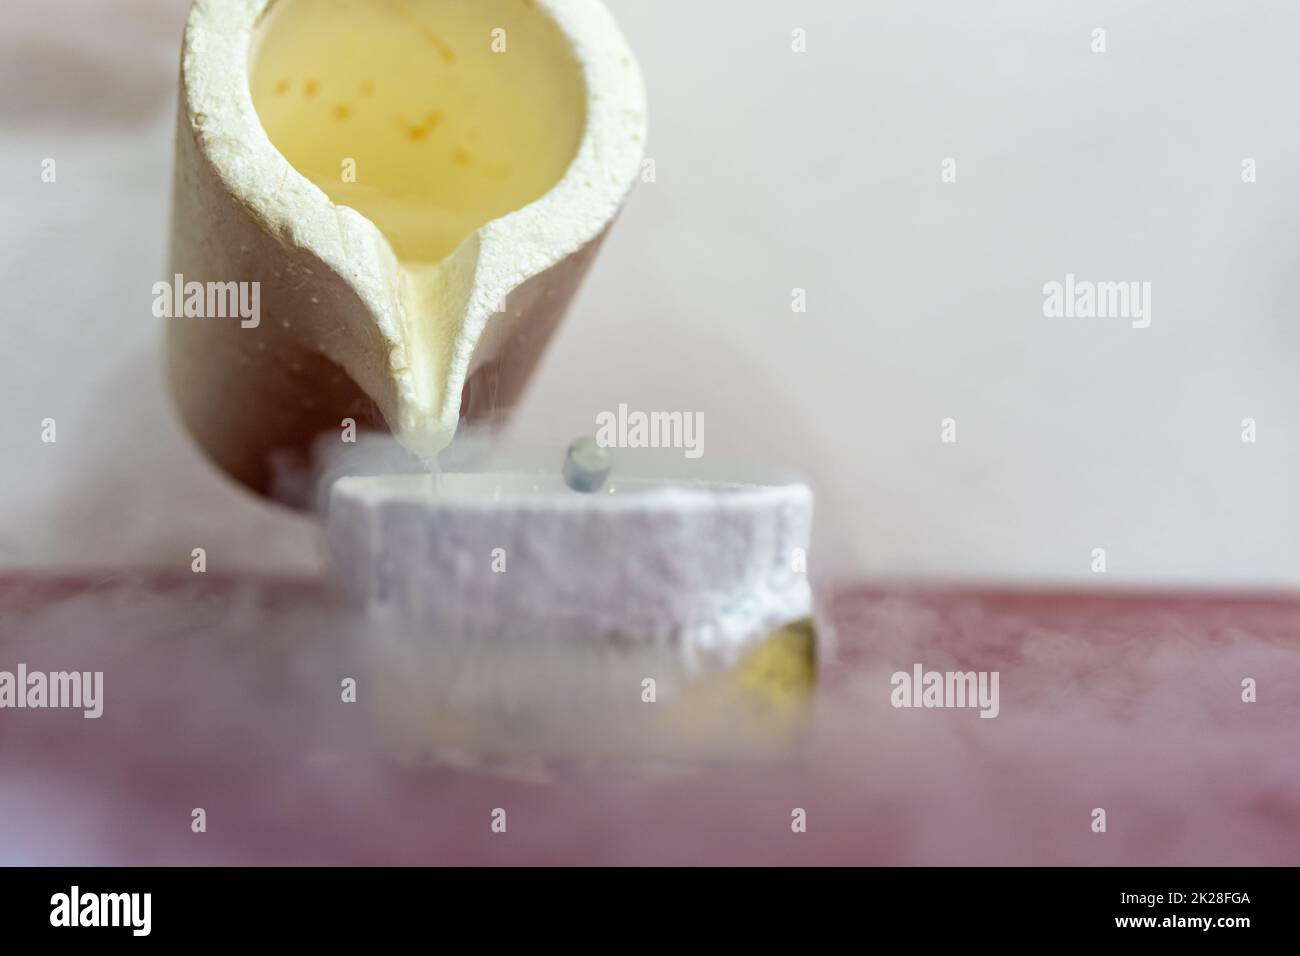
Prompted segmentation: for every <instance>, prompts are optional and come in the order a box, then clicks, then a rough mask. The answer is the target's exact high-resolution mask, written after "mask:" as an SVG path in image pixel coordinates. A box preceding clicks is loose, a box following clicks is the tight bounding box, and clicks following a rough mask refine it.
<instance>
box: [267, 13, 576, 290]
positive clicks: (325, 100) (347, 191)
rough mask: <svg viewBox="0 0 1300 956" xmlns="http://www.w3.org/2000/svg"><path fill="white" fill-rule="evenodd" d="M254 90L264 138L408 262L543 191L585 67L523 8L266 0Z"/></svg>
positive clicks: (562, 156) (557, 170) (559, 168)
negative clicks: (363, 218)
mask: <svg viewBox="0 0 1300 956" xmlns="http://www.w3.org/2000/svg"><path fill="white" fill-rule="evenodd" d="M258 42H259V46H258V49H257V50H256V52H255V57H254V61H253V63H254V65H253V72H252V76H251V78H250V81H251V89H252V95H253V103H254V105H255V106H256V108H257V112H258V116H259V118H260V120H261V122H262V125H263V127H264V128H265V129H266V132H267V135H268V136H269V137H270V139H271V142H272V143H273V144H274V145H275V146H276V148H277V149H279V150H280V152H281V153H282V154H283V155H284V157H285V158H286V159H287V160H288V161H289V162H290V163H291V164H292V165H293V166H294V168H295V169H297V170H298V171H299V172H300V173H302V174H303V175H304V176H305V177H307V178H308V179H310V180H311V181H312V182H313V183H315V184H316V185H317V186H319V187H320V189H321V190H322V191H323V192H324V193H325V194H326V195H327V196H328V197H329V198H330V199H331V200H332V201H333V202H335V203H337V204H339V205H345V206H351V207H352V208H353V209H355V210H357V211H358V212H360V213H361V214H362V215H364V216H366V217H367V218H368V219H369V220H370V221H371V222H373V223H374V224H375V225H376V226H377V227H378V228H379V230H380V231H381V232H382V233H383V234H384V235H385V236H386V237H387V239H388V241H389V243H390V244H391V245H392V247H393V250H394V251H395V252H396V254H397V257H398V258H399V259H400V260H402V261H403V262H404V263H406V264H408V265H410V266H418V265H419V264H430V263H437V262H440V261H442V260H443V259H445V258H446V257H447V256H448V255H449V254H450V253H451V252H452V251H454V250H455V248H456V247H457V246H458V245H459V244H460V243H461V241H462V240H464V239H465V238H466V237H467V236H468V235H470V234H471V233H473V232H474V231H475V230H477V229H478V228H479V227H481V226H483V225H484V224H485V223H487V222H489V221H491V220H492V219H495V218H498V217H500V216H502V215H505V214H506V213H509V212H511V211H513V210H515V209H519V208H521V207H523V206H525V205H527V204H528V203H530V202H532V201H533V200H535V199H537V198H539V197H540V196H542V195H543V194H544V193H546V192H547V191H549V190H550V188H551V187H552V186H554V184H555V183H556V182H557V181H558V180H559V179H560V178H561V177H562V176H563V174H564V171H565V169H566V168H567V167H568V165H569V163H570V161H571V160H572V159H573V156H574V154H575V152H576V151H577V148H578V143H579V141H580V139H581V136H582V130H583V125H584V122H585V112H584V109H585V108H584V102H585V91H584V86H583V79H582V74H581V71H580V68H579V66H578V64H577V62H576V61H575V59H574V57H573V55H572V53H571V52H570V49H569V46H568V44H567V42H566V41H565V39H564V37H563V36H562V34H561V33H560V31H559V29H558V28H557V27H556V26H555V24H554V23H553V22H552V21H551V19H550V18H549V17H548V16H546V15H545V14H544V13H543V12H542V11H541V10H539V9H538V8H537V7H536V6H535V4H534V3H533V2H532V0H276V2H274V3H273V4H272V5H271V6H270V8H269V9H268V11H267V13H266V15H265V17H264V20H263V22H262V24H261V27H260V35H259V38H258Z"/></svg>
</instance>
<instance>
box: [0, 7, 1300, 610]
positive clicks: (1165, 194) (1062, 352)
mask: <svg viewBox="0 0 1300 956" xmlns="http://www.w3.org/2000/svg"><path fill="white" fill-rule="evenodd" d="M611 6H612V7H613V9H614V12H615V14H616V15H617V16H618V18H619V20H620V22H621V23H622V24H623V26H624V29H625V31H626V32H627V34H628V36H629V38H630V40H631V42H632V45H633V47H634V48H635V49H636V50H637V52H638V54H639V56H640V59H641V65H642V69H643V71H644V73H645V75H646V79H647V84H648V89H649V99H650V105H651V138H650V149H649V153H650V155H651V156H652V157H653V158H654V159H655V161H656V171H657V181H656V182H654V183H649V184H644V185H642V186H640V187H638V189H637V191H636V192H635V193H634V195H633V196H632V197H631V200H630V202H629V204H628V207H627V209H626V211H625V213H624V215H623V217H622V219H621V221H620V223H619V225H618V227H617V228H616V230H615V231H614V233H613V235H612V236H611V238H610V240H609V241H608V242H607V244H606V246H605V248H604V250H603V253H602V255H601V258H600V259H599V260H598V262H597V265H596V268H595V269H594V271H593V273H592V275H591V277H590V279H589V281H588V283H587V286H586V287H585V290H584V292H583V293H582V295H581V296H580V298H579V300H578V302H577V303H576V306H575V308H574V310H573V312H572V314H571V315H570V317H569V319H568V321H567V324H566V325H565V327H564V328H563V329H562V331H561V333H560V335H559V337H558V339H557V340H556V342H555V343H554V346H553V348H552V351H551V352H550V353H549V354H548V357H547V359H546V360H545V362H544V363H543V366H542V368H541V369H540V372H539V374H538V377H537V379H536V380H535V383H534V387H533V391H532V392H531V394H530V396H529V398H528V400H527V402H526V404H525V406H524V407H523V408H522V409H521V410H520V414H519V416H518V417H517V420H516V431H517V434H518V435H520V436H523V438H524V439H526V440H527V441H528V442H530V443H533V444H538V445H547V444H552V443H553V444H554V445H555V446H556V447H557V448H559V447H562V446H563V444H564V443H566V442H567V441H568V440H569V439H570V438H571V437H573V436H574V435H576V434H578V433H581V432H584V431H591V430H592V427H593V422H594V418H595V415H596V414H597V413H598V412H600V411H603V410H607V409H613V408H615V407H617V405H618V403H620V402H626V403H628V404H629V405H631V406H632V407H633V408H642V409H678V410H691V411H702V412H703V413H704V415H705V420H706V430H705V458H704V462H706V463H711V464H712V466H713V467H714V469H715V470H716V469H717V465H718V463H720V462H722V463H726V462H729V461H736V462H740V461H752V460H757V461H765V462H768V461H770V462H776V463H786V464H793V465H795V466H796V467H798V468H801V469H802V470H804V471H805V472H806V473H807V474H808V476H809V477H810V478H811V480H812V481H813V482H814V484H815V486H816V488H817V491H818V494H819V509H820V511H819V524H818V540H817V543H816V544H817V550H816V558H817V559H819V561H820V569H821V570H822V572H823V573H826V572H829V573H833V574H835V575H836V576H840V575H844V574H854V575H869V576H872V577H880V576H885V577H892V578H897V577H915V576H924V577H927V578H943V579H981V580H1006V581H1014V582H1026V581H1032V582H1072V583H1078V584H1100V583H1106V584H1120V583H1122V584H1151V583H1157V584H1201V585H1203V584H1216V585H1229V584H1233V585H1236V584H1248V585H1253V586H1287V587H1293V586H1294V585H1296V584H1297V582H1300V508H1297V506H1296V504H1295V501H1296V485H1297V475H1298V466H1300V429H1298V428H1297V425H1296V421H1295V415H1296V412H1297V409H1300V384H1298V383H1297V378H1296V376H1295V374H1294V373H1293V371H1292V369H1293V367H1294V366H1295V363H1296V361H1297V358H1300V330H1298V329H1297V324H1296V319H1297V315H1296V305H1295V301H1296V299H1295V291H1294V289H1295V280H1296V274H1297V259H1298V257H1300V122H1298V118H1300V108H1297V105H1296V97H1297V90H1300V57H1297V55H1296V51H1295V43H1296V37H1297V36H1298V35H1300V4H1296V3H1293V2H1292V3H1283V2H1277V3H1269V2H1259V0H1252V2H1249V3H1246V2H1240V0H1237V2H1223V3H1212V2H1204V0H1203V2H1152V0H1147V2H1143V3H1119V2H1097V3H1063V2H1054V3H1042V2H1032V0H1016V2H999V3H996V4H994V3H976V2H969V0H961V2H947V3H937V2H916V3H901V2H900V3H871V2H858V0H852V2H851V0H842V2H833V0H803V2H800V3H793V2H776V0H762V2H758V0H743V2H742V0H654V2H650V0H615V2H613V3H611ZM185 7H186V5H185V4H184V3H183V2H179V0H112V2H110V0H4V3H3V6H2V9H0V24H2V26H0V280H2V281H3V294H2V295H0V397H2V398H3V402H4V405H3V413H2V414H0V564H4V565H10V566H12V565H23V566H31V565H44V566H70V565H79V566H81V565H93V566H108V565H112V566H118V567H121V566H131V565H140V564H147V565H156V566H171V567H178V568H184V567H187V566H188V563H189V551H190V548H192V547H195V546H199V545H202V546H204V547H206V548H207V549H208V553H209V568H210V569H212V568H213V567H219V568H223V569H229V568H257V569H265V570H271V569H285V570H304V569H310V568H313V567H315V566H316V565H317V563H318V561H319V553H318V543H317V535H316V531H315V528H314V526H313V525H312V523H311V522H310V521H308V520H306V519H304V518H300V517H296V516H292V515H289V514H287V513H284V512H281V511H279V510H278V509H277V508H275V507H274V506H271V505H267V504H265V503H262V502H259V501H257V500H255V499H253V498H251V497H250V496H248V495H246V494H245V493H244V492H242V491H240V490H239V489H237V488H235V487H233V486H231V485H229V484H228V483H227V482H226V481H225V480H224V479H223V478H222V477H221V476H220V475H219V474H217V473H216V472H215V471H213V470H211V469H210V468H209V467H208V466H207V465H206V464H205V463H204V461H203V460H202V459H201V457H200V456H199V455H198V453H197V452H196V451H195V450H194V449H193V447H192V446H191V445H190V444H189V443H188V439H187V438H186V437H185V436H184V434H183V433H182V432H181V430H180V429H179V427H178V425H177V424H176V422H175V421H174V419H173V417H172V413H171V411H170V409H169V407H168V405H167V402H166V399H165V396H164V391H163V387H162V380H161V373H160V367H159V338H160V331H161V329H160V326H159V321H160V320H157V319H154V318H153V317H152V316H151V315H150V304H151V301H152V297H151V292H150V288H151V286H152V284H153V283H154V282H155V281H157V280H158V279H160V278H162V277H163V272H164V270H165V264H164V260H165V257H164V245H165V233H166V228H167V216H168V206H169V192H170V187H171V163H172V135H173V122H174V120H173V109H174V103H175V72H176V60H177V51H178V48H179V34H180V29H181V24H182V22H183V19H184V13H185ZM797 27H798V28H803V29H804V30H806V31H807V38H808V39H807V44H808V50H807V52H806V53H803V54H798V53H794V52H792V50H791V31H792V30H793V29H795V28H797ZM1094 27H1104V28H1105V29H1106V31H1107V33H1106V39H1107V47H1108V49H1107V52H1106V53H1105V54H1101V55H1098V54H1094V53H1092V52H1091V50H1090V44H1091V42H1092V29H1093V28H1094ZM45 157H53V158H55V159H56V160H57V163H58V182H57V184H55V185H46V184H42V183H41V181H40V172H41V161H42V159H43V158H45ZM945 157H953V158H955V159H956V161H957V174H958V180H957V182H956V183H954V184H944V183H941V182H940V175H939V174H940V163H941V161H942V160H943V159H944V158H945ZM1244 157H1253V158H1254V159H1255V160H1256V162H1257V164H1258V182H1256V183H1254V184H1250V185H1247V184H1243V183H1242V181H1241V175H1240V172H1241V162H1242V159H1243V158H1244ZM1067 272H1073V273H1075V274H1076V275H1078V276H1079V277H1080V278H1083V279H1093V280H1110V281H1119V280H1139V281H1149V282H1151V283H1152V284H1153V294H1152V306H1153V308H1152V324H1151V326H1150V328H1147V329H1133V328H1131V327H1130V326H1129V324H1128V323H1127V322H1124V321H1122V320H1103V319H1047V318H1044V317H1043V315H1042V291H1041V290H1042V286H1043V284H1044V283H1045V282H1049V281H1053V280H1056V281H1060V280H1063V279H1064V276H1065V274H1066V273H1067ZM795 287H802V288H804V289H806V290H807V295H808V312H807V313H806V314H794V313H792V311H791V309H790V297H791V290H792V289H793V288H795ZM949 416H951V417H953V418H955V419H956V420H957V422H958V439H959V440H958V442H957V444H956V445H944V444H941V443H940V441H939V423H940V420H941V419H942V418H944V417H949ZM46 417H53V418H55V419H56V420H57V422H58V442H57V444H55V445H44V444H42V443H41V441H40V422H41V420H42V419H43V418H46ZM1245 417H1252V418H1254V419H1256V420H1257V422H1258V429H1259V440H1258V442H1257V443H1256V444H1253V445H1249V444H1243V443H1242V441H1241V439H1240V432H1241V420H1242V419H1243V418H1245ZM1094 547H1105V548H1106V549H1107V556H1108V573H1107V575H1106V576H1105V578H1104V579H1100V578H1099V576H1097V575H1093V574H1092V573H1091V572H1090V570H1089V563H1090V552H1091V549H1092V548H1094Z"/></svg>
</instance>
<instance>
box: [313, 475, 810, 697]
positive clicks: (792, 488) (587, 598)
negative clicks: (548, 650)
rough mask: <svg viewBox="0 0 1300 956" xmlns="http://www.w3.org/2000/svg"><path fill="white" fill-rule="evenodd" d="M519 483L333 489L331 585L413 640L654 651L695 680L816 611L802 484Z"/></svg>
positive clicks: (374, 484) (424, 481)
mask: <svg viewBox="0 0 1300 956" xmlns="http://www.w3.org/2000/svg"><path fill="white" fill-rule="evenodd" d="M497 481H500V482H501V483H502V485H503V491H502V493H501V494H500V496H497V495H495V494H493V487H494V484H495V483H496V482H497ZM521 481H526V479H520V478H518V477H517V476H492V475H476V476H472V477H471V476H444V478H443V479H442V487H441V488H440V490H438V491H436V492H435V490H434V486H433V484H432V482H433V479H431V478H430V477H428V476H424V475H401V476H396V475H393V476H383V477H378V478H373V477H367V478H361V477H354V478H343V479H341V480H340V481H338V482H337V483H336V484H335V485H334V490H333V495H332V499H331V504H330V512H329V520H328V531H329V544H330V551H331V554H332V556H333V559H334V562H335V565H336V567H337V570H338V572H339V577H340V578H341V579H342V580H343V581H344V582H345V583H346V585H347V586H348V587H349V588H351V589H352V591H353V594H354V596H355V597H356V598H357V599H358V600H359V601H360V602H361V603H362V604H363V605H365V606H366V607H368V608H371V609H373V610H376V611H379V612H381V613H383V614H384V615H385V616H386V617H387V618H389V619H396V620H398V621H400V622H402V623H403V624H404V625H405V626H406V630H407V633H408V634H410V636H412V637H413V638H414V639H415V640H417V641H419V642H429V643H447V644H450V643H455V642H460V641H469V642H474V641H492V642H512V641H521V642H524V643H526V644H528V645H530V646H531V647H533V648H535V649H538V650H541V649H544V648H545V647H547V646H561V647H574V646H578V647H582V646H586V647H589V648H592V649H593V652H597V651H603V650H605V649H607V648H611V647H612V648H619V647H623V648H627V649H629V651H630V650H631V649H641V648H645V647H646V646H652V647H654V648H657V649H661V650H666V651H667V652H668V656H669V657H671V658H674V659H676V660H677V661H679V662H680V663H681V665H682V667H683V668H685V670H686V671H688V672H690V671H696V670H698V671H703V670H711V669H713V667H715V666H730V665H732V664H734V663H735V662H736V661H737V660H738V659H739V658H740V656H741V655H742V654H743V653H744V652H745V651H746V650H748V649H749V648H751V647H752V646H754V645H755V644H756V643H757V642H759V641H760V640H761V639H762V638H763V637H765V636H766V635H767V634H769V633H770V632H771V631H772V630H773V629H775V628H777V627H779V626H781V625H783V624H786V623H789V622H790V621H792V620H796V619H799V618H802V617H804V616H806V615H808V614H809V613H810V609H811V596H810V591H809V587H808V580H807V576H806V575H805V574H804V573H803V572H802V570H801V567H802V562H801V555H802V554H806V553H807V549H808V543H809V534H810V529H811V523H812V493H811V492H810V491H809V490H808V488H807V487H805V486H803V485H785V486H778V487H760V486H744V485H704V484H699V485H674V486H662V487H658V488H656V487H654V486H652V485H650V484H649V483H646V484H645V485H644V486H642V487H633V486H629V485H628V484H627V483H626V482H624V483H620V484H619V486H618V492H617V493H615V494H607V493H603V492H602V493H599V494H594V495H583V494H579V493H577V492H573V491H570V490H569V489H567V488H565V487H564V486H563V484H562V483H561V482H560V481H559V479H558V478H556V479H553V480H551V481H549V482H546V483H544V485H543V486H542V487H541V488H540V489H539V490H538V491H537V492H536V493H532V492H531V491H529V490H528V489H527V488H526V487H524V488H521V487H519V484H520V482H521ZM498 549H499V550H498ZM502 562H504V564H503V563H502ZM494 567H495V568H497V569H500V568H502V567H504V569H505V570H504V571H501V570H494Z"/></svg>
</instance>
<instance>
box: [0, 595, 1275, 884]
mask: <svg viewBox="0 0 1300 956" xmlns="http://www.w3.org/2000/svg"><path fill="white" fill-rule="evenodd" d="M196 580H199V579H185V580H184V581H156V580H155V581H142V580H130V579H126V578H121V577H115V578H112V579H107V580H103V581H99V582H72V581H57V580H51V579H38V578H33V577H26V578H24V577H14V578H8V579H0V670H13V669H15V668H16V665H17V664H18V662H20V661H21V662H23V663H26V664H27V665H28V667H29V668H30V669H47V670H53V669H63V668H76V669H80V670H103V671H104V672H105V697H106V703H105V710H104V716H103V718H101V719H99V720H85V719H83V718H82V717H81V715H80V713H79V712H76V713H70V712H66V711H26V710H25V711H16V710H0V863H67V864H77V863H94V864H104V863H219V862H230V863H254V864H260V863H575V862H594V863H634V862H646V863H723V862H728V863H870V864H944V863H954V864H966V863H986V864H1004V863H1006V864H1017V863H1045V864H1067V863H1078V864H1254V863H1260V864H1296V863H1300V744H1298V741H1300V602H1297V601H1295V600H1283V599H1273V598H1250V597H1197V596H1187V595H1175V594H1170V595H1156V594H1150V595H1124V596H1120V595H1103V594H1097V595H1080V594H1073V595H1067V594H1014V593H1007V594H992V593H983V594H981V593H957V592H922V591H917V592H882V591H878V590H874V589H865V588H864V589H850V590H843V591H840V592H838V593H836V594H834V595H832V596H831V597H830V599H829V600H827V601H826V604H825V613H824V616H823V620H824V622H829V623H830V624H831V625H832V628H831V630H833V631H834V634H835V638H836V653H837V659H836V660H835V661H834V662H832V663H830V664H828V665H827V666H826V667H825V669H824V672H823V675H822V676H823V686H822V687H821V688H820V689H819V692H818V705H817V713H816V715H815V719H814V721H813V726H812V728H811V731H810V737H809V742H808V746H807V749H806V751H805V753H804V755H803V757H802V758H801V759H800V760H799V761H798V762H797V763H790V764H786V765H781V766H766V767H752V766H751V767H734V766H733V767H727V766H720V765H719V766H710V767H697V768H685V767H681V766H675V767H664V766H662V765H659V766H653V767H647V766H643V765H639V764H637V763H636V762H632V761H629V762H627V763H625V764H620V765H618V766H610V765H608V764H605V765H599V766H578V765H575V764H574V763H572V762H566V763H565V764H563V765H555V766H531V767H527V768H509V769H508V768H497V769H495V770H491V771H481V770H480V771H473V772H471V771H466V770H453V769H442V770H430V771H415V770H407V769H402V768H400V767H398V766H396V765H394V764H392V763H391V762H390V761H388V760H387V759H386V758H384V757H383V756H382V755H381V754H380V753H379V752H378V751H377V748H376V747H375V744H374V741H372V740H371V737H370V726H369V721H368V718H367V710H366V708H365V706H364V705H365V703H366V702H365V694H366V692H367V689H368V687H367V684H366V682H365V679H364V677H363V676H362V675H363V673H364V669H363V668H362V666H361V664H362V662H361V661H360V660H359V658H358V651H359V646H358V642H357V641H356V640H355V635H356V629H355V628H356V622H355V621H354V620H352V619H351V618H350V617H349V616H348V615H346V614H345V613H343V612H342V611H341V609H339V608H336V607H333V606H332V605H331V604H330V602H329V601H328V600H327V599H325V597H324V595H323V593H322V592H321V591H320V590H319V589H318V588H317V586H315V585H313V584H311V583H309V582H274V581H257V582H241V583H239V584H235V583H233V582H220V581H217V582H204V583H202V584H196V583H194V581H196ZM916 662H920V663H922V664H923V665H924V666H925V667H926V668H927V669H932V670H996V671H999V672H1000V675H1001V679H1000V690H1001V709H1000V714H999V716H998V717H997V718H996V719H992V720H988V719H980V718H979V717H978V716H977V714H976V712H975V711H973V710H906V709H895V708H893V707H892V706H891V704H890V690H891V688H890V683H889V677H890V674H891V673H892V672H894V671H896V670H910V668H911V666H912V664H913V663H916ZM347 676H357V677H358V678H359V679H360V683H359V693H360V696H361V703H359V704H355V705H353V704H344V703H342V702H341V701H340V695H339V686H340V681H341V679H342V678H343V677H347ZM1245 677H1252V678H1254V679H1255V680H1256V681H1257V682H1258V702H1257V703H1253V704H1247V703H1243V702H1242V700H1241V681H1242V679H1243V678H1245ZM195 807H203V808H204V809H205V810H206V812H207V821H208V829H207V832H206V833H203V834H195V833H192V832H191V830H190V821H191V810H192V809H193V808H195ZM498 807H500V808H504V809H506V811H507V820H508V827H507V832H506V833H505V834H493V833H492V832H491V829H490V823H491V814H492V811H493V810H494V809H495V808H498ZM796 807H800V808H803V809H805V810H806V811H807V820H808V828H807V832H806V833H801V834H796V833H793V832H791V826H790V821H791V811H792V809H793V808H796ZM1095 807H1103V808H1105V809H1106V811H1107V816H1108V830H1107V832H1106V833H1104V834H1097V833H1093V832H1092V831H1091V829H1090V824H1091V820H1092V817H1091V811H1092V809H1093V808H1095Z"/></svg>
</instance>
